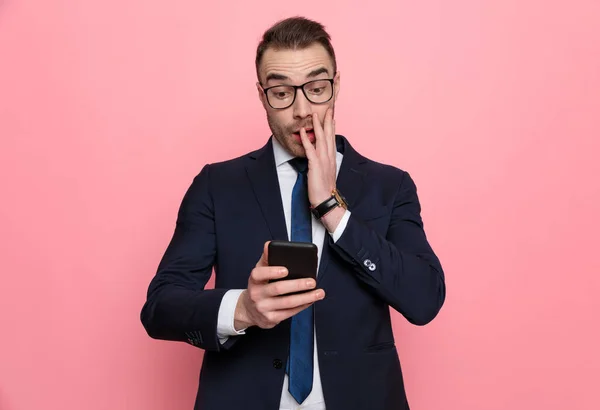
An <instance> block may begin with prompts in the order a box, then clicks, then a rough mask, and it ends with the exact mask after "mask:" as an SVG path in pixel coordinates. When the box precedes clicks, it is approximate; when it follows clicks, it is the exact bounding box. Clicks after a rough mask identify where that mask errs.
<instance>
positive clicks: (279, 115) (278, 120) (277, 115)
mask: <svg viewBox="0 0 600 410" xmlns="http://www.w3.org/2000/svg"><path fill="white" fill-rule="evenodd" d="M268 116H269V120H270V121H271V123H272V124H274V125H275V126H277V127H278V128H281V129H284V128H285V127H286V126H287V125H288V124H289V123H290V119H288V118H287V117H288V116H287V115H286V113H285V112H277V111H270V112H269V113H268Z"/></svg>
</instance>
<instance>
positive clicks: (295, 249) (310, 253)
mask: <svg viewBox="0 0 600 410" xmlns="http://www.w3.org/2000/svg"><path fill="white" fill-rule="evenodd" d="M268 259H269V266H283V267H285V268H286V269H287V270H288V275H287V276H286V277H285V278H279V279H274V280H273V281H278V280H290V279H315V280H316V279H317V261H318V258H317V246H316V245H315V244H314V243H310V242H289V241H271V242H270V243H269V258H268Z"/></svg>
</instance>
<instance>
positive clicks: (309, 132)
mask: <svg viewBox="0 0 600 410" xmlns="http://www.w3.org/2000/svg"><path fill="white" fill-rule="evenodd" d="M292 135H293V136H294V139H295V140H296V141H297V142H300V143H302V139H301V138H300V131H297V132H294V133H293V134H292ZM306 136H307V137H308V140H309V141H310V142H315V132H314V131H313V130H306Z"/></svg>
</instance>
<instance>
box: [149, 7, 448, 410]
mask: <svg viewBox="0 0 600 410" xmlns="http://www.w3.org/2000/svg"><path fill="white" fill-rule="evenodd" d="M256 71H257V75H258V82H257V84H256V87H257V92H258V97H259V99H260V101H261V103H262V105H263V107H264V109H265V112H266V114H267V120H268V123H269V126H270V128H271V131H272V133H273V135H272V137H271V138H270V139H269V140H268V142H267V144H266V145H265V146H264V147H262V148H261V149H259V150H257V151H254V152H251V153H249V154H247V155H244V156H242V157H240V158H236V159H232V160H230V161H226V162H222V163H215V164H209V165H206V166H205V167H204V168H203V169H202V171H201V172H200V174H199V175H198V176H197V177H196V178H195V179H194V181H193V183H192V185H191V186H190V188H189V190H188V191H187V193H186V195H185V197H184V199H183V202H182V204H181V208H180V210H179V214H178V218H177V224H176V228H175V233H174V235H173V238H172V240H171V243H170V244H169V247H168V249H167V250H166V252H165V255H164V256H163V259H162V261H161V263H160V265H159V268H158V272H157V273H156V276H155V277H154V279H153V280H152V282H151V283H150V286H149V290H148V299H147V301H146V303H145V305H144V307H143V309H142V313H141V319H142V323H143V324H144V327H145V328H146V330H147V332H148V334H149V335H150V336H151V337H153V338H157V339H164V340H175V341H184V342H187V343H190V344H192V345H194V346H197V347H199V348H201V349H204V350H205V351H206V352H205V356H204V361H203V364H202V371H201V375H200V385H199V389H198V395H197V398H196V406H195V408H196V409H208V410H211V409H220V410H229V409H231V410H233V409H236V410H237V409H240V408H247V409H267V410H268V409H272V410H276V409H307V410H309V409H310V410H317V409H321V410H322V409H327V410H338V409H340V410H341V409H344V410H349V409H370V410H392V409H393V410H399V409H408V408H409V407H408V403H407V400H406V395H405V392H404V384H403V379H402V373H401V369H400V362H399V360H398V355H397V351H396V348H395V341H394V336H393V333H392V326H391V321H390V312H389V307H390V306H391V307H392V308H394V309H395V310H397V311H398V312H400V313H401V314H402V315H403V316H404V317H405V318H406V319H407V320H408V321H410V322H411V323H414V324H416V325H424V324H426V323H428V322H430V321H431V320H432V319H433V318H434V317H435V316H436V315H437V313H438V312H439V310H440V308H441V306H442V304H443V302H444V299H445V282H444V274H443V271H442V267H441V265H440V262H439V260H438V258H437V257H436V256H435V254H434V252H433V250H432V249H431V247H430V245H429V244H428V241H427V239H426V236H425V233H424V231H423V224H422V220H421V216H420V205H419V200H418V198H417V193H416V187H415V184H414V183H413V181H412V179H411V178H410V176H409V174H408V173H406V172H404V171H402V170H400V169H397V168H394V167H392V166H388V165H382V164H379V163H376V162H374V161H371V160H369V159H367V158H365V157H363V156H362V155H360V154H359V153H358V152H356V151H355V150H354V149H353V148H352V146H351V145H350V143H349V142H348V140H347V139H346V138H344V137H342V136H340V135H336V134H335V121H334V108H335V101H336V99H337V95H338V93H339V90H340V74H339V72H338V71H337V66H336V60H335V53H334V50H333V47H332V46H331V43H330V37H329V35H328V34H327V32H326V31H325V30H324V28H323V26H322V25H321V24H319V23H317V22H314V21H311V20H307V19H304V18H290V19H286V20H283V21H281V22H279V23H277V24H276V25H274V26H273V27H271V28H270V29H269V30H268V31H267V32H265V34H264V36H263V39H262V41H261V43H260V44H259V46H258V49H257V55H256ZM276 239H277V240H292V241H303V242H313V243H314V244H316V245H317V247H318V274H317V280H316V282H315V281H314V280H312V279H296V280H282V281H277V282H271V280H272V279H277V278H285V276H286V275H287V272H286V271H285V269H282V268H281V267H272V266H271V267H270V266H268V264H267V260H268V259H267V258H268V255H267V250H268V248H267V245H268V241H270V240H276ZM213 267H214V269H215V274H216V282H215V289H212V290H205V289H204V287H205V284H206V283H207V281H208V279H209V278H210V275H211V272H212V269H213ZM298 291H304V292H301V293H297V292H298ZM290 293H293V294H291V295H290Z"/></svg>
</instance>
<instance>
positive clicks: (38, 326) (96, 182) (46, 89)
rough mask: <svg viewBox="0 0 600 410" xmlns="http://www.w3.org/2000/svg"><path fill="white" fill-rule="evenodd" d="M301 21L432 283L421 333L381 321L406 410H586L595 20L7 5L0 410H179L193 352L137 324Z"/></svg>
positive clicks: (547, 15) (447, 9) (253, 127)
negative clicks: (330, 57)
mask: <svg viewBox="0 0 600 410" xmlns="http://www.w3.org/2000/svg"><path fill="white" fill-rule="evenodd" d="M297 14H302V15H306V16H308V17H311V18H315V19H317V20H321V21H323V22H324V23H325V24H326V26H327V27H328V29H329V31H330V32H331V34H332V36H333V41H334V46H335V48H336V51H337V54H338V63H339V67H340V72H341V79H342V81H341V84H342V88H341V93H340V99H339V102H338V109H337V121H336V122H337V129H338V132H340V133H342V134H345V135H346V136H348V137H349V138H350V139H351V141H352V143H353V144H354V146H355V147H356V148H357V149H358V150H359V151H360V152H362V153H363V154H365V155H367V156H369V157H371V158H373V159H376V160H378V161H382V162H387V163H391V164H393V165H396V166H398V167H401V168H404V169H406V170H408V171H409V172H411V174H412V176H413V177H414V179H415V181H416V183H417V185H418V187H419V193H420V197H421V200H422V204H423V217H424V220H425V227H426V230H427V233H428V236H429V238H430V240H431V243H432V245H433V246H434V249H435V250H436V251H437V253H438V255H439V256H440V258H441V260H442V263H443V265H444V268H445V270H446V275H447V285H448V299H447V302H446V305H445V306H444V308H443V309H442V312H441V313H440V315H439V317H438V318H437V319H436V320H435V321H434V322H433V323H432V324H430V325H429V326H426V327H424V328H417V327H413V326H411V325H409V324H407V322H406V321H405V320H404V319H403V318H402V317H401V316H400V315H399V314H397V313H395V312H394V325H395V332H396V338H397V342H398V343H397V344H398V349H399V351H400V354H401V359H402V363H403V368H404V372H405V376H406V386H407V392H408V395H409V400H410V402H411V405H412V408H413V409H414V410H437V409H445V410H458V409H460V410H465V409H467V410H505V409H544V410H565V409H569V410H571V409H577V410H596V409H599V408H600V399H598V393H597V392H598V383H599V376H598V374H599V372H600V355H599V353H598V348H599V346H600V332H599V327H598V322H599V320H598V317H597V316H598V313H599V312H600V302H599V300H598V294H599V293H600V279H599V273H600V260H599V258H598V253H599V250H598V245H599V242H600V241H599V240H598V232H599V230H600V220H599V217H598V212H599V211H600V203H599V202H600V188H599V183H598V178H599V177H600V160H599V159H598V156H599V154H600V142H599V140H600V23H599V22H600V2H598V1H597V0H589V1H547V0H529V1H523V0H502V1H500V0H497V1H491V0H488V1H482V0H456V1H446V0H432V1H407V0H402V1H375V2H373V1H371V2H364V1H360V2H359V1H354V2H349V1H327V2H323V1H304V2H297V3H296V4H294V3H292V2H283V1H252V2H250V1H237V2H232V1H229V2H223V1H215V2H202V1H191V0H176V1H171V2H166V1H164V0H161V1H156V0H152V1H150V0H143V1H142V0H86V1H76V0H72V1H67V0H55V1H34V0H21V1H19V0H3V1H2V2H1V3H0V136H1V149H0V183H1V185H0V186H1V192H2V201H1V205H0V216H1V221H0V222H1V227H2V228H1V229H2V235H1V238H0V245H1V248H0V249H1V250H0V252H1V263H2V265H1V266H2V268H1V275H2V282H1V287H0V328H1V329H2V330H1V337H0V409H1V410H30V409H31V410H33V409H42V408H43V409H52V410H54V409H56V410H59V409H61V410H64V409H67V410H71V409H86V410H100V409H147V410H158V409H191V408H192V404H193V401H194V397H195V392H196V387H197V376H198V372H199V366H200V363H201V361H202V353H201V351H200V350H197V349H195V348H193V347H191V346H187V345H184V344H181V343H167V342H159V341H154V340H151V339H150V338H148V337H147V336H146V334H145V332H144V330H143V328H142V326H141V324H140V322H139V311H140V308H141V306H142V303H143V301H144V299H145V292H146V287H147V285H148V283H149V281H150V279H151V277H152V276H153V275H154V272H155V270H156V267H157V264H158V261H159V259H160V257H161V256H162V253H163V251H164V249H165V247H166V245H167V243H168V241H169V239H170V236H171V234H172V231H173V228H174V222H175V217H176V211H177V209H178V206H179V203H180V201H181V198H182V196H183V193H184V192H185V190H186V189H187V187H188V186H189V184H190V183H191V180H192V178H193V177H194V176H195V175H196V173H197V172H199V170H200V169H201V167H202V165H203V164H205V163H207V162H214V161H219V160H224V159H227V158H231V157H233V156H238V155H241V154H243V153H245V152H247V151H250V150H252V149H255V148H257V147H259V146H262V144H263V143H264V142H265V141H266V138H267V137H268V135H269V130H268V127H267V124H266V121H265V116H264V113H263V111H262V107H261V106H260V104H259V101H258V99H257V96H256V88H255V86H254V83H255V74H254V66H253V61H254V52H255V47H256V45H257V42H258V39H259V37H260V35H261V33H262V32H263V31H264V30H265V29H266V28H267V27H268V26H269V25H270V24H272V23H273V22H275V21H276V20H278V19H280V18H283V17H287V16H290V15H297Z"/></svg>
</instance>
